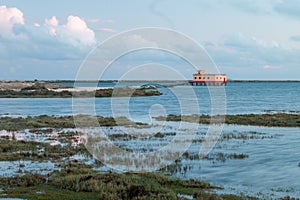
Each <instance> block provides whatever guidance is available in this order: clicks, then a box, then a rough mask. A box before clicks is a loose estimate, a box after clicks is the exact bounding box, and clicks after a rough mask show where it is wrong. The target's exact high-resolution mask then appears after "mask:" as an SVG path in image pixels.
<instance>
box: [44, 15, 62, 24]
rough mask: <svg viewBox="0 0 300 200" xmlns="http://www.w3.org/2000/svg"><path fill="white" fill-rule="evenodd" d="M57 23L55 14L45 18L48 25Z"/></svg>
mask: <svg viewBox="0 0 300 200" xmlns="http://www.w3.org/2000/svg"><path fill="white" fill-rule="evenodd" d="M58 23H59V22H58V20H57V19H56V17H55V16H52V17H51V19H45V24H46V25H48V26H58Z"/></svg>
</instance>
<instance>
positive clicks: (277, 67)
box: [263, 65, 281, 69]
mask: <svg viewBox="0 0 300 200" xmlns="http://www.w3.org/2000/svg"><path fill="white" fill-rule="evenodd" d="M263 68H264V69H280V68H281V67H280V66H271V65H265V66H263Z"/></svg>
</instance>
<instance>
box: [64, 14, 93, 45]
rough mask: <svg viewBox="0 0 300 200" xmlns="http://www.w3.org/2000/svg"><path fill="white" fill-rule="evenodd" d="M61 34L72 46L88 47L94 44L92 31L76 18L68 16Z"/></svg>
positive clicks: (81, 20)
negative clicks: (64, 35)
mask: <svg viewBox="0 0 300 200" xmlns="http://www.w3.org/2000/svg"><path fill="white" fill-rule="evenodd" d="M62 32H63V33H64V34H66V36H67V37H68V38H69V41H70V42H71V44H73V45H74V46H79V45H86V46H90V45H94V44H95V42H96V41H95V33H94V31H93V30H91V29H90V28H88V27H87V25H86V22H85V21H84V20H83V19H81V18H80V17H78V16H72V15H71V16H69V17H68V22H67V24H66V25H65V26H64V29H63V30H62Z"/></svg>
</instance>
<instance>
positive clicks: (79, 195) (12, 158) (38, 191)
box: [0, 126, 255, 200]
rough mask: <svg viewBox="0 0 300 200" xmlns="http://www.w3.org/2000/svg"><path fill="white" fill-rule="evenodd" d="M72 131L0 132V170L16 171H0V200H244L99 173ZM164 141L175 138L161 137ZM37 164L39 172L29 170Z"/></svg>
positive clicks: (199, 186)
mask: <svg viewBox="0 0 300 200" xmlns="http://www.w3.org/2000/svg"><path fill="white" fill-rule="evenodd" d="M126 127H127V128H129V127H128V126H126ZM106 128H107V129H110V128H109V127H107V126H106ZM75 130H76V129H66V128H62V127H60V128H53V127H51V128H49V127H48V128H39V129H38V128H34V129H26V130H19V131H2V132H1V134H0V135H1V139H0V165H1V166H2V163H3V162H9V163H13V165H14V167H15V171H13V170H12V166H9V165H8V168H7V169H2V168H3V166H2V167H1V170H4V171H5V170H7V174H2V175H1V176H0V188H1V191H0V196H1V197H3V198H21V199H58V198H59V199H191V198H192V199H216V200H218V199H244V198H245V196H244V197H238V196H236V195H231V194H224V195H221V194H220V195H217V194H215V192H214V191H213V190H214V189H222V188H220V187H217V186H213V185H211V184H209V183H207V182H205V181H200V180H195V179H188V180H181V179H179V178H175V177H170V176H169V175H167V174H166V173H162V172H160V173H159V172H153V173H148V172H144V173H133V172H127V173H119V172H114V171H110V170H109V171H107V170H106V171H101V170H100V171H99V170H98V169H99V168H102V167H104V165H103V164H102V163H101V162H99V161H98V160H95V159H94V158H93V156H92V155H91V154H90V153H89V152H88V151H87V149H86V148H85V146H84V145H83V141H82V138H81V136H82V135H83V133H80V132H76V131H75ZM116 131H118V130H116ZM162 134H163V135H164V134H165V133H162ZM168 136H169V137H172V136H174V134H168V133H166V137H168ZM154 137H155V138H158V139H160V138H161V137H156V136H154ZM119 139H120V140H122V139H121V138H119ZM132 140H134V138H132ZM185 156H187V155H185ZM45 162H46V163H48V165H45ZM49 162H50V163H51V165H50V166H49ZM37 163H40V167H35V168H34V167H33V165H37ZM8 171H10V173H9V172H8ZM247 198H248V199H255V198H252V197H247Z"/></svg>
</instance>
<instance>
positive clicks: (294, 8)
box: [274, 0, 300, 19]
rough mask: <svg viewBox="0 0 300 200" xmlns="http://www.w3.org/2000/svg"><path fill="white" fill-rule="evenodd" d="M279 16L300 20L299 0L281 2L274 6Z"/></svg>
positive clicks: (283, 0) (282, 0)
mask: <svg viewBox="0 0 300 200" xmlns="http://www.w3.org/2000/svg"><path fill="white" fill-rule="evenodd" d="M274 10H275V11H276V12H278V13H279V14H283V15H286V16H289V17H293V18H297V19H300V4H299V1H297V0H281V1H278V3H277V4H275V6H274Z"/></svg>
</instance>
